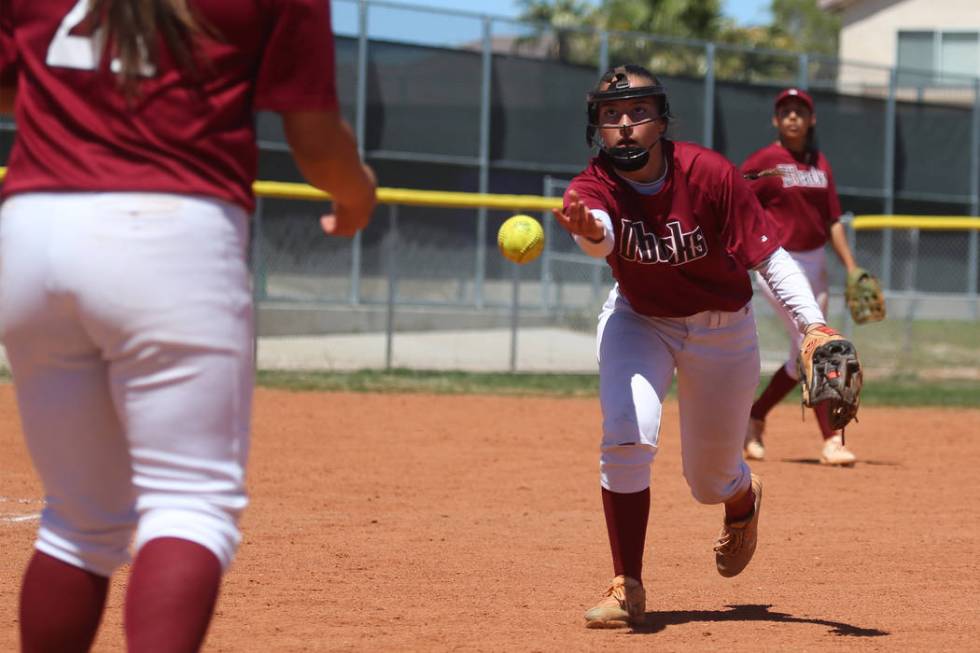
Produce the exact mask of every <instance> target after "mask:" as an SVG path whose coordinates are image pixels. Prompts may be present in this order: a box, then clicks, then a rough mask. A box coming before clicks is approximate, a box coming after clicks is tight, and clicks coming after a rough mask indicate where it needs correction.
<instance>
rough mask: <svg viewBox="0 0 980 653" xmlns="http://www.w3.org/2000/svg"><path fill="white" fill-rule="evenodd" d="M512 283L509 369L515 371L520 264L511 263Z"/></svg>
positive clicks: (519, 299) (519, 301) (519, 297)
mask: <svg viewBox="0 0 980 653" xmlns="http://www.w3.org/2000/svg"><path fill="white" fill-rule="evenodd" d="M511 267H512V268H513V271H512V275H513V276H512V282H513V283H512V285H511V291H510V371H511V372H516V371H517V331H518V327H519V325H520V318H519V314H520V311H521V266H520V265H517V264H516V263H514V264H513V265H511Z"/></svg>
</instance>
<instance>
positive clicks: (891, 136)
mask: <svg viewBox="0 0 980 653" xmlns="http://www.w3.org/2000/svg"><path fill="white" fill-rule="evenodd" d="M897 89H898V70H897V69H896V68H892V69H891V70H890V72H889V79H888V102H887V104H886V105H885V169H884V179H883V182H884V188H883V190H884V204H885V205H884V211H883V213H884V214H885V215H892V214H894V213H895V137H896V134H895V130H896V128H895V102H896V98H895V94H896V91H897ZM881 238H882V244H881V258H882V263H881V265H882V270H881V282H882V284H884V286H885V288H886V289H889V288H891V287H892V230H891V229H890V228H889V229H885V230H884V231H883V232H882V234H881Z"/></svg>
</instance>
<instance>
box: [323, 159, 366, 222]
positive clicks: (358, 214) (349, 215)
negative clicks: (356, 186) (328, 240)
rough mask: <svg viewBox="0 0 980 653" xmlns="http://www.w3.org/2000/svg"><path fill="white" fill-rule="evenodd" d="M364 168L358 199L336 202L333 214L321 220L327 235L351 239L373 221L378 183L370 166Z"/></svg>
mask: <svg viewBox="0 0 980 653" xmlns="http://www.w3.org/2000/svg"><path fill="white" fill-rule="evenodd" d="M362 167H363V170H364V179H363V183H362V185H363V192H361V193H360V194H359V195H358V196H357V197H356V198H350V199H347V198H345V200H344V201H343V202H338V201H334V205H333V213H328V214H327V215H324V216H323V217H321V218H320V227H321V228H322V229H323V231H324V232H325V233H326V234H328V235H330V236H346V237H350V236H353V235H355V234H356V233H357V232H358V231H360V230H361V229H363V228H364V227H366V226H367V224H368V222H369V221H370V220H371V214H372V213H373V212H374V207H375V206H376V205H377V203H378V198H377V194H376V191H377V185H378V182H377V180H376V179H375V177H374V171H373V170H371V168H370V166H368V165H362Z"/></svg>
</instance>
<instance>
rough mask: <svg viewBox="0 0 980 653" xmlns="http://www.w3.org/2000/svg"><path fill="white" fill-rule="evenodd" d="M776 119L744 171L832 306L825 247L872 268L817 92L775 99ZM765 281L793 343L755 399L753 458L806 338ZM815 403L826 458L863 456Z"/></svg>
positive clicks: (790, 383)
mask: <svg viewBox="0 0 980 653" xmlns="http://www.w3.org/2000/svg"><path fill="white" fill-rule="evenodd" d="M772 125H773V127H775V128H776V130H777V132H778V135H779V138H778V140H776V141H775V142H773V143H770V144H769V145H767V146H766V147H764V148H762V149H760V150H758V151H756V152H754V153H752V154H751V155H749V157H748V158H747V159H746V160H745V162H744V163H742V165H741V171H742V173H743V174H745V175H746V176H747V177H749V178H750V179H752V181H750V182H749V187H750V188H751V189H752V191H753V192H754V193H755V195H756V197H757V198H758V199H759V203H760V204H762V208H763V210H764V211H765V212H766V215H767V216H769V219H770V220H771V222H772V223H773V225H774V227H775V229H776V230H777V232H778V233H779V240H780V242H781V243H782V245H783V248H784V249H786V250H787V253H788V254H789V255H790V256H791V257H792V258H793V260H794V261H796V263H797V264H798V265H799V266H800V269H801V270H802V271H803V274H804V275H806V278H807V282H808V283H809V284H810V288H811V289H812V290H813V294H814V296H816V298H817V303H818V304H819V305H820V309H821V310H822V311H823V312H824V313H826V312H827V301H828V292H827V257H826V254H825V253H824V248H825V246H826V245H827V243H828V242H829V243H830V245H831V247H832V248H833V250H834V252H835V253H836V254H837V257H838V258H839V259H840V261H841V263H843V265H844V267H845V268H846V269H847V274H848V278H849V279H856V278H861V277H862V276H865V275H867V272H866V271H865V270H863V269H861V268H859V267H858V265H857V263H855V261H854V255H853V254H852V253H851V248H850V246H849V245H848V243H847V234H846V233H845V231H844V225H843V224H841V222H840V215H841V207H840V199H839V198H838V196H837V188H836V186H835V184H834V175H833V172H832V170H831V168H830V163H829V162H828V161H827V157H826V156H824V154H823V152H821V151H820V150H819V149H817V147H816V141H815V138H814V132H815V130H816V113H815V111H814V103H813V98H812V97H810V94H809V93H807V92H806V91H804V90H802V89H798V88H787V89H784V90H783V91H781V92H780V93H779V94H778V95H777V96H776V99H775V101H774V102H773V116H772ZM760 281H761V278H760ZM759 286H760V288H761V292H762V295H763V297H765V298H766V299H767V300H768V301H769V303H770V304H771V305H772V307H773V310H774V311H775V313H776V315H778V316H779V318H780V320H781V321H782V323H783V326H784V328H785V329H786V333H787V335H788V336H789V341H790V348H789V349H790V351H789V357H788V358H787V360H786V363H785V365H783V366H782V367H780V368H779V369H778V370H776V373H775V374H773V376H772V378H771V379H770V381H769V383H768V385H766V388H765V390H763V391H762V394H761V395H760V396H759V398H758V399H756V401H755V403H753V404H752V410H751V411H750V416H749V420H748V426H747V428H746V433H745V456H746V458H749V459H753V460H762V459H763V458H764V457H765V448H764V446H763V442H762V437H763V433H764V431H765V425H766V417H767V415H768V414H769V411H770V410H771V409H772V408H773V407H774V406H775V405H776V404H778V403H779V402H780V401H781V400H782V399H783V398H784V397H785V396H786V395H787V394H789V392H790V391H792V390H793V387H794V386H795V385H797V384H798V383H799V374H798V373H797V365H796V359H797V357H798V356H799V353H800V344H801V343H802V341H803V336H802V334H801V333H800V332H799V329H797V327H796V324H795V322H794V319H793V315H792V314H791V313H790V312H789V311H788V310H787V308H786V306H785V305H784V304H783V303H782V302H781V301H780V300H779V299H778V298H777V297H776V296H775V295H773V294H772V293H771V292H769V289H768V286H767V285H766V284H765V283H760V284H759ZM813 410H814V414H815V415H816V418H817V424H818V425H819V427H820V433H821V435H822V436H823V445H822V447H821V452H820V461H821V462H822V463H824V464H827V465H851V464H853V463H854V461H855V460H857V456H855V455H854V453H853V452H852V451H851V450H850V449H848V448H847V447H846V446H844V442H843V435H842V433H841V431H840V430H839V429H836V428H834V426H833V425H832V424H831V417H830V415H829V414H828V412H827V406H826V405H820V406H816V407H815V408H814V409H813Z"/></svg>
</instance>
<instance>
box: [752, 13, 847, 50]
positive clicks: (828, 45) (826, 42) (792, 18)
mask: <svg viewBox="0 0 980 653" xmlns="http://www.w3.org/2000/svg"><path fill="white" fill-rule="evenodd" d="M770 10H771V11H772V24H771V25H770V27H769V31H770V33H771V35H772V38H773V40H774V41H778V42H779V44H780V46H781V47H784V48H786V49H789V50H792V51H794V52H809V53H813V54H825V55H829V56H835V55H836V54H837V39H838V37H839V35H840V17H839V16H837V15H836V14H832V13H830V12H826V11H823V10H822V9H820V7H819V6H818V4H817V0H772V6H771V8H770Z"/></svg>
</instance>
